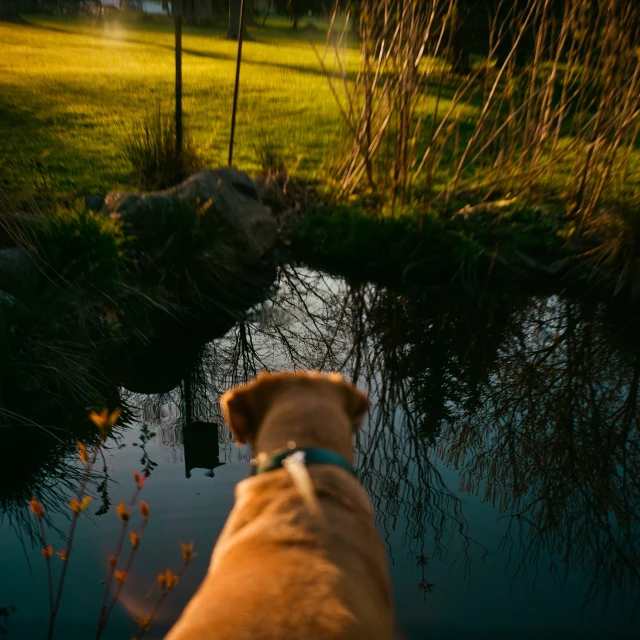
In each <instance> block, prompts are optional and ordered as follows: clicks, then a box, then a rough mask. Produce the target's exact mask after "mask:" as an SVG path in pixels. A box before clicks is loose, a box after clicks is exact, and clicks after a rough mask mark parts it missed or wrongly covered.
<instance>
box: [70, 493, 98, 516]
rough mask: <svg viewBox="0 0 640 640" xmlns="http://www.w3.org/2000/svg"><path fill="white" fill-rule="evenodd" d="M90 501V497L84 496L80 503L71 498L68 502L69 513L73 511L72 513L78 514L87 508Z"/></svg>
mask: <svg viewBox="0 0 640 640" xmlns="http://www.w3.org/2000/svg"><path fill="white" fill-rule="evenodd" d="M92 500H93V497H92V496H85V497H84V498H83V499H82V502H80V501H79V500H78V498H71V500H69V507H71V511H73V513H75V514H80V513H82V512H83V511H84V510H85V509H86V508H87V507H88V506H89V503H90V502H91V501H92Z"/></svg>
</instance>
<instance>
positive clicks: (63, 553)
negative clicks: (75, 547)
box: [56, 549, 68, 562]
mask: <svg viewBox="0 0 640 640" xmlns="http://www.w3.org/2000/svg"><path fill="white" fill-rule="evenodd" d="M56 553H57V554H58V557H59V558H60V560H62V562H66V561H67V556H68V553H67V550H66V549H62V550H61V551H56Z"/></svg>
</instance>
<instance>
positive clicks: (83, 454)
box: [76, 440, 88, 464]
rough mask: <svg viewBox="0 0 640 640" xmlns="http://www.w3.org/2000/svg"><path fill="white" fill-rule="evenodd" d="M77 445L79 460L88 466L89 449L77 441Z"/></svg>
mask: <svg viewBox="0 0 640 640" xmlns="http://www.w3.org/2000/svg"><path fill="white" fill-rule="evenodd" d="M76 444H77V445H78V458H80V460H81V461H82V462H84V464H87V460H88V456H87V447H85V446H84V445H83V444H82V442H80V440H76Z"/></svg>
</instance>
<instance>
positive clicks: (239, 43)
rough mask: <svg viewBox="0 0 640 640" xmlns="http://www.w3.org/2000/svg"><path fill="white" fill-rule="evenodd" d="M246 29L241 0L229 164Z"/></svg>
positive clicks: (242, 1)
mask: <svg viewBox="0 0 640 640" xmlns="http://www.w3.org/2000/svg"><path fill="white" fill-rule="evenodd" d="M243 31H244V0H240V25H239V27H238V59H237V61H236V85H235V88H234V90H233V108H232V110H231V136H230V137H229V166H231V164H232V161H233V136H234V134H235V131H236V110H237V108H238V90H239V88H240V62H241V60H242V36H243V35H244V34H243V33H242V32H243Z"/></svg>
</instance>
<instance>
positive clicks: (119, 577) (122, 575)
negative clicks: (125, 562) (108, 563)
mask: <svg viewBox="0 0 640 640" xmlns="http://www.w3.org/2000/svg"><path fill="white" fill-rule="evenodd" d="M113 577H114V578H115V579H116V582H117V583H118V584H124V583H125V581H126V579H127V572H126V571H115V572H114V574H113Z"/></svg>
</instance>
